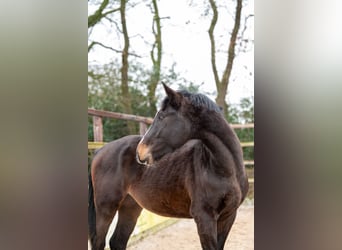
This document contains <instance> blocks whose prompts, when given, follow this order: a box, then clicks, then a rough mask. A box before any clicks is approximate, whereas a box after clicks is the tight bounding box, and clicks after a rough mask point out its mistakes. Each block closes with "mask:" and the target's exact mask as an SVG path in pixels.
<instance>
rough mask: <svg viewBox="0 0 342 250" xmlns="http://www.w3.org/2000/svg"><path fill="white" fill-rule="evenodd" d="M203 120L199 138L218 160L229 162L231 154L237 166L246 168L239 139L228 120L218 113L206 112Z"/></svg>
mask: <svg viewBox="0 0 342 250" xmlns="http://www.w3.org/2000/svg"><path fill="white" fill-rule="evenodd" d="M201 121H202V122H201V123H202V124H201V126H200V127H201V129H200V130H199V131H200V133H199V134H198V136H199V139H200V140H202V142H203V143H204V144H205V145H206V146H207V148H208V149H209V150H210V151H211V153H212V154H213V155H214V156H215V158H216V160H218V161H221V162H222V163H227V157H228V156H229V155H231V156H232V157H233V160H234V162H235V164H236V165H237V167H238V168H244V166H243V156H242V149H241V146H240V142H239V139H238V137H237V135H236V134H235V132H234V130H233V129H232V128H231V127H230V126H229V124H228V123H227V122H226V120H224V118H223V117H222V116H221V115H220V114H218V113H212V114H210V115H208V113H206V114H204V115H203V117H202V119H201ZM227 151H229V152H227Z"/></svg>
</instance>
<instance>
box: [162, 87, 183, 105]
mask: <svg viewBox="0 0 342 250" xmlns="http://www.w3.org/2000/svg"><path fill="white" fill-rule="evenodd" d="M162 84H163V86H164V90H165V93H166V95H167V97H168V98H169V101H170V105H171V106H172V107H174V108H176V109H178V108H179V107H180V106H181V103H182V99H183V96H182V94H180V93H178V92H176V91H174V90H173V89H171V88H169V87H168V86H166V84H165V83H162Z"/></svg>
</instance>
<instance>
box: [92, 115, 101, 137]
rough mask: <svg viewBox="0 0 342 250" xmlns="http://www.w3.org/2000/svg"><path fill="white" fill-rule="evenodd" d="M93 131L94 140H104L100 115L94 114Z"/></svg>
mask: <svg viewBox="0 0 342 250" xmlns="http://www.w3.org/2000/svg"><path fill="white" fill-rule="evenodd" d="M93 132H94V141H95V142H103V126H102V118H101V117H99V116H93Z"/></svg>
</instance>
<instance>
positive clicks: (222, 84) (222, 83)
mask: <svg viewBox="0 0 342 250" xmlns="http://www.w3.org/2000/svg"><path fill="white" fill-rule="evenodd" d="M209 3H210V6H211V9H212V11H213V17H212V20H211V24H210V28H209V31H208V32H209V38H210V44H211V65H212V70H213V74H214V79H215V83H216V90H217V96H216V103H217V105H219V106H220V107H222V108H223V113H224V116H225V117H228V104H227V102H226V95H227V91H228V85H229V79H230V75H231V72H232V69H233V63H234V59H235V45H236V40H237V35H238V32H239V29H240V22H241V10H242V0H237V3H236V10H235V22H234V27H233V31H232V34H231V37H230V42H229V45H228V57H227V64H226V67H225V69H224V72H223V74H222V78H221V79H219V76H218V72H217V66H216V47H215V37H214V29H215V26H216V23H217V19H218V11H217V6H216V3H215V0H209Z"/></svg>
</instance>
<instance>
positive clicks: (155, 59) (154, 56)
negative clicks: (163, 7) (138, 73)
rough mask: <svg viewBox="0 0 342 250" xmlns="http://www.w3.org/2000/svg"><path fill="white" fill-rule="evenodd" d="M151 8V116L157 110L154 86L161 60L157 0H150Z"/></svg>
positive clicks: (149, 90)
mask: <svg viewBox="0 0 342 250" xmlns="http://www.w3.org/2000/svg"><path fill="white" fill-rule="evenodd" d="M151 10H152V13H153V22H152V33H153V35H154V42H153V45H152V49H151V52H150V56H151V60H152V65H153V66H152V67H153V68H152V72H151V78H150V81H149V83H148V101H149V104H150V115H151V116H152V115H154V114H155V113H156V112H157V107H156V102H157V100H156V88H157V84H158V82H159V80H160V72H161V62H162V30H161V23H160V20H161V18H160V16H159V9H158V4H157V0H152V7H151Z"/></svg>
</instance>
